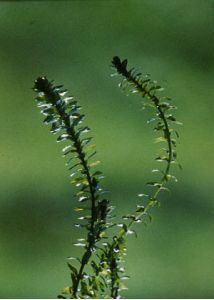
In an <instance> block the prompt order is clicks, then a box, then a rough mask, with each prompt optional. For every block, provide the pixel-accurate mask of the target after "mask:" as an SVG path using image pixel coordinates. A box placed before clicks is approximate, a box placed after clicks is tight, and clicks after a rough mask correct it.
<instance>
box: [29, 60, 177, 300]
mask: <svg viewBox="0 0 214 300" xmlns="http://www.w3.org/2000/svg"><path fill="white" fill-rule="evenodd" d="M127 63H128V62H127V60H126V59H125V60H121V59H120V58H119V57H117V56H115V57H114V58H113V60H112V65H113V67H114V68H115V69H116V73H115V74H114V75H120V76H122V81H121V82H120V84H119V86H120V87H122V89H124V90H126V91H128V92H130V93H136V94H138V95H139V96H141V97H142V98H143V100H144V103H143V108H146V107H150V108H152V109H153V112H154V116H153V117H152V118H151V119H150V120H149V121H148V122H147V123H155V126H154V131H155V132H158V133H160V136H158V137H157V138H156V139H155V142H156V143H165V145H166V146H165V147H164V148H161V151H160V153H159V154H158V156H157V157H156V158H155V160H156V161H157V162H161V163H164V164H165V167H164V168H163V169H159V168H157V169H154V170H152V172H153V173H154V172H158V173H159V174H161V176H160V179H159V180H156V181H150V182H147V185H149V186H151V187H152V188H153V189H152V191H151V192H150V193H140V194H139V195H138V196H139V197H140V199H141V202H140V203H139V204H138V205H137V208H136V209H135V210H134V212H132V213H129V214H126V215H124V216H123V218H122V221H120V222H119V223H118V222H113V221H112V219H111V215H110V214H111V211H112V206H110V205H109V201H108V200H107V199H106V197H105V195H104V194H105V191H104V190H103V189H102V188H101V187H100V180H101V179H102V178H103V174H102V172H100V171H98V170H96V169H95V170H93V168H94V167H96V166H97V164H98V163H99V161H97V160H95V161H93V158H94V157H95V155H96V151H95V144H93V143H92V138H91V137H90V136H88V133H89V132H90V129H89V127H87V126H83V121H84V117H85V116H84V115H83V114H81V113H80V110H81V107H80V106H79V105H78V103H77V101H75V100H74V99H73V97H69V96H66V94H67V91H66V90H65V89H63V86H54V85H53V82H51V81H48V79H47V78H46V77H39V78H38V79H37V80H36V81H35V86H34V90H35V91H36V92H37V93H38V95H37V98H36V101H37V103H38V106H39V108H40V109H41V112H42V113H43V114H44V115H45V120H44V122H45V123H46V124H50V125H51V132H52V133H59V136H58V138H57V141H58V142H61V141H65V142H66V143H67V144H66V146H65V147H64V148H63V156H66V157H68V161H67V166H68V168H69V170H70V171H71V174H70V175H71V177H72V184H74V185H75V186H76V187H77V189H78V191H77V193H76V194H75V196H76V197H77V199H78V201H79V205H78V207H76V208H75V211H77V212H78V213H84V215H80V217H79V218H78V219H79V223H78V224H76V225H75V226H76V227H80V228H85V229H86V230H87V237H86V238H79V239H78V240H77V243H75V245H76V246H78V247H83V248H84V251H83V253H82V256H81V257H70V258H69V259H70V260H74V261H75V262H76V263H78V266H76V264H75V263H73V264H71V263H70V262H69V263H68V267H69V269H70V272H71V281H72V285H71V286H68V287H66V288H64V289H63V291H62V294H61V295H59V296H58V298H66V297H70V298H113V299H116V298H120V297H121V295H120V292H121V291H122V290H124V289H127V287H126V285H125V284H124V280H126V279H128V278H129V277H128V276H127V275H126V273H125V269H124V258H125V256H126V243H127V236H128V235H130V234H135V235H136V231H135V229H134V228H133V227H134V225H135V224H136V223H142V222H143V223H146V222H147V221H148V220H150V219H151V208H153V207H155V206H159V204H160V200H159V197H158V196H159V193H160V192H161V191H162V190H168V188H167V187H166V184H167V183H168V181H170V180H171V179H174V180H175V181H177V179H176V177H175V176H174V175H173V174H172V173H171V166H172V164H178V165H179V163H178V162H177V154H176V144H177V138H178V137H179V135H178V132H177V130H175V129H174V125H175V124H181V123H180V122H178V121H177V120H176V118H175V116H174V115H173V114H172V112H173V110H174V109H175V106H174V105H172V104H171V99H169V98H166V97H163V96H161V94H159V92H161V91H162V90H163V89H162V88H161V87H160V86H159V85H158V84H157V83H156V82H154V81H152V80H151V78H150V76H148V75H142V74H141V73H139V72H137V71H136V70H135V69H134V68H132V69H128V68H127ZM179 166H180V165H179ZM145 199H146V200H145ZM85 213H86V214H85ZM116 226H117V227H119V228H120V230H116ZM110 228H113V233H112V232H109V230H110ZM107 230H108V234H107ZM110 236H113V237H112V238H110Z"/></svg>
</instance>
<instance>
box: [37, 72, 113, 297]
mask: <svg viewBox="0 0 214 300" xmlns="http://www.w3.org/2000/svg"><path fill="white" fill-rule="evenodd" d="M34 90H35V91H36V92H37V93H38V95H37V97H36V101H37V105H38V107H39V108H40V109H41V113H42V114H44V115H45V120H44V123H45V124H49V125H51V132H52V133H58V132H59V133H60V135H59V136H58V138H57V142H61V141H65V142H67V145H66V146H65V147H64V148H63V150H62V151H63V156H66V157H69V158H68V161H67V165H68V169H69V170H70V171H71V177H72V178H74V179H73V180H72V184H74V185H75V186H76V187H77V188H78V192H77V193H76V194H75V196H76V197H77V198H78V201H79V203H80V204H82V205H80V206H79V207H76V208H75V211H77V212H84V213H85V212H87V215H82V216H80V217H79V220H82V221H86V222H83V223H79V224H76V226H77V227H84V228H86V229H87V231H88V235H87V239H84V238H83V239H82V238H81V239H78V241H77V243H76V244H75V245H76V246H79V247H84V253H83V255H82V258H81V259H80V258H76V260H77V261H79V263H80V266H79V269H77V268H76V267H75V266H74V265H72V264H71V263H68V267H69V269H70V271H71V279H72V286H71V287H68V288H65V289H64V292H65V293H67V292H68V291H69V293H70V294H71V296H72V297H74V298H77V297H80V296H81V297H82V296H86V295H87V296H93V291H92V290H90V288H88V286H87V280H88V279H89V277H88V275H86V274H85V273H84V268H85V266H86V265H87V264H88V262H89V259H90V257H91V255H92V254H93V252H95V250H96V243H97V242H98V241H99V240H100V239H101V238H103V237H104V236H105V231H106V229H107V227H108V223H107V222H106V221H107V216H108V213H109V212H110V209H111V207H110V206H108V200H107V199H106V198H103V194H104V192H105V191H103V189H102V188H101V187H100V179H101V178H103V174H102V173H101V172H100V171H93V168H94V167H95V166H96V165H97V164H98V163H99V161H91V159H92V157H94V156H95V154H96V151H95V145H94V144H92V143H91V137H89V136H88V132H89V131H90V129H89V127H87V126H82V123H83V120H84V117H85V116H84V115H83V114H81V113H80V109H81V107H80V106H79V105H78V103H77V101H75V100H74V99H73V97H70V96H66V94H67V90H65V89H63V86H54V85H53V83H52V82H50V81H48V79H47V78H46V77H39V78H38V79H37V80H36V81H35V85H34ZM84 135H86V137H84ZM88 203H90V205H89V206H88ZM84 204H87V206H85V205H84ZM88 211H89V213H88ZM60 297H61V298H64V297H63V296H60Z"/></svg>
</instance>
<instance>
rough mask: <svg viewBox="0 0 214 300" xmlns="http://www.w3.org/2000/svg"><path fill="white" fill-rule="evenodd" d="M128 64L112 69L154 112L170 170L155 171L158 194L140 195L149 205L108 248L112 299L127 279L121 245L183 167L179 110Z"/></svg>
mask: <svg viewBox="0 0 214 300" xmlns="http://www.w3.org/2000/svg"><path fill="white" fill-rule="evenodd" d="M127 64H128V61H127V59H125V60H121V59H120V58H119V57H118V56H115V57H113V60H112V65H113V67H114V68H115V69H116V73H115V74H113V75H121V76H122V81H121V82H120V83H119V86H120V87H122V89H124V90H126V91H127V90H128V92H129V93H130V92H131V93H136V94H138V95H140V96H141V97H142V98H143V99H144V100H145V101H144V104H143V108H146V107H150V108H153V110H154V116H153V117H152V118H151V119H150V120H148V122H147V123H151V122H153V123H155V126H154V131H156V132H160V133H162V134H161V135H160V136H159V137H158V138H156V139H155V142H156V143H160V142H165V143H166V145H167V147H166V148H162V149H161V152H162V153H160V154H159V155H158V156H157V157H156V158H155V160H156V161H158V162H165V163H166V166H165V169H163V170H159V169H154V170H152V172H159V173H160V174H161V178H160V180H159V181H152V182H147V185H149V186H152V187H153V188H154V192H153V193H150V194H149V195H147V194H144V193H140V194H139V195H138V196H139V197H146V198H147V201H146V203H143V204H142V203H140V204H139V205H137V209H136V210H135V211H134V212H133V213H131V214H127V215H125V216H124V217H123V220H124V221H128V223H127V222H122V223H121V224H118V225H119V226H120V227H121V230H120V232H119V233H118V235H117V236H115V237H114V239H113V241H112V243H111V244H108V247H107V248H108V251H107V250H106V251H107V253H109V254H108V255H107V258H108V260H109V261H108V265H109V266H111V265H112V264H113V265H114V268H113V270H111V276H109V277H110V279H109V281H110V285H111V297H112V298H117V297H118V295H119V291H120V290H121V289H120V285H121V281H122V279H123V278H124V269H123V267H121V262H123V257H124V255H126V251H125V250H126V247H123V249H124V250H123V251H117V249H119V248H120V244H121V243H122V244H123V245H124V244H125V242H126V238H125V237H126V236H127V235H128V234H136V232H135V231H134V230H133V229H132V227H133V225H134V224H136V223H141V222H142V221H144V219H145V218H147V217H148V216H149V218H150V219H151V215H150V214H149V210H150V209H151V208H152V207H154V206H156V205H159V204H160V202H159V201H158V195H159V193H160V192H161V190H168V188H166V187H165V185H166V183H167V182H168V181H169V180H171V179H174V180H175V181H177V179H176V177H175V176H174V175H172V174H170V169H171V165H172V164H178V166H179V167H181V166H180V164H179V163H178V162H177V153H176V144H177V140H176V138H178V137H179V135H178V132H177V130H175V129H173V125H174V124H179V125H180V124H181V123H180V122H178V121H177V120H176V118H175V116H174V115H173V114H172V111H173V110H174V109H176V107H175V106H174V105H172V104H171V103H170V101H171V99H169V98H166V97H161V96H160V95H158V92H162V91H163V88H162V87H161V86H159V85H158V84H157V83H156V82H154V81H152V80H151V78H150V77H149V76H148V75H146V76H143V75H142V73H139V72H137V71H136V70H135V69H134V68H131V69H129V70H128V69H127ZM172 135H174V136H172ZM121 270H122V271H121ZM112 274H113V276H112ZM125 279H127V276H125ZM125 288H126V287H125Z"/></svg>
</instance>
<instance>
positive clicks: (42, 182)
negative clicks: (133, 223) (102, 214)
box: [0, 0, 214, 298]
mask: <svg viewBox="0 0 214 300" xmlns="http://www.w3.org/2000/svg"><path fill="white" fill-rule="evenodd" d="M213 12H214V1H213V0H188V1H186V0H179V1H177V0H130V1H126V0H118V1H117V0H115V1H111V0H108V1H107V0H106V1H104V0H103V1H102V0H100V1H94V0H91V1H86V0H83V1H14V2H13V1H11V2H10V1H5V2H3V1H1V2H0V40H1V43H0V66H1V67H0V82H1V84H0V89H1V97H0V103H1V109H0V125H1V133H0V135H1V139H0V143H1V147H0V157H1V181H0V297H1V298H54V297H56V295H57V294H58V293H60V291H61V289H62V288H63V287H65V286H67V285H69V283H70V279H69V278H70V277H69V271H68V269H67V267H66V257H68V256H70V255H72V256H73V255H74V254H75V253H76V252H77V250H76V249H74V247H73V246H72V242H74V241H75V238H76V237H77V236H79V233H78V231H76V230H75V229H74V228H73V223H74V222H75V221H76V215H75V214H74V213H73V211H72V208H73V207H75V205H76V202H75V199H73V198H72V195H73V192H74V191H73V187H72V186H71V185H70V178H69V176H68V175H69V174H68V172H67V171H66V170H65V166H64V163H65V161H64V160H63V158H62V157H61V148H62V144H60V145H59V144H56V142H55V136H52V135H51V134H49V129H48V127H47V126H44V125H43V124H42V119H43V118H42V116H41V114H39V110H38V109H37V107H36V104H35V102H34V100H33V98H34V93H33V91H32V89H31V88H32V86H33V81H34V79H35V78H36V77H38V76H40V75H47V76H48V78H50V79H55V81H56V83H58V84H60V83H63V84H64V85H65V86H66V87H67V88H68V89H69V91H70V92H71V93H72V94H73V95H75V96H76V98H77V99H78V101H79V102H80V104H81V105H82V106H83V108H84V112H85V113H86V115H87V124H88V125H89V126H90V127H91V128H92V129H93V136H94V139H95V141H96V144H97V150H98V158H99V159H100V160H102V164H101V165H100V169H102V171H103V172H104V174H105V175H106V178H105V180H104V182H103V185H104V186H105V187H106V188H108V189H109V190H110V194H109V199H110V200H111V201H112V203H113V204H114V205H117V212H118V214H122V213H123V212H125V211H132V210H133V208H134V207H135V205H136V203H137V201H138V200H137V197H136V195H137V194H138V193H139V192H143V191H144V183H145V182H146V181H148V180H152V178H153V175H152V174H151V169H152V168H153V167H155V166H156V163H155V162H154V160H153V158H154V156H155V154H156V150H157V149H156V146H155V145H154V144H153V133H152V127H151V126H148V125H147V124H146V120H147V119H148V115H147V112H146V111H143V112H142V111H141V110H140V109H141V105H140V99H139V98H138V97H137V96H133V97H126V96H125V95H124V94H123V93H122V92H121V91H120V90H119V89H118V88H117V83H118V81H117V79H115V78H111V77H110V74H111V72H112V71H111V68H110V65H111V59H112V56H114V55H119V56H121V58H128V59H129V63H130V66H136V67H142V70H143V72H144V73H150V74H152V78H154V79H157V80H158V82H159V83H160V84H161V85H163V86H164V87H165V88H166V91H165V94H166V95H167V96H169V97H172V98H173V99H174V103H175V104H176V105H177V106H178V107H179V110H178V111H177V117H178V119H179V120H180V121H182V122H183V123H184V126H183V127H181V128H179V131H180V135H181V138H180V145H179V146H178V153H179V161H180V162H181V163H182V165H183V171H179V170H175V173H176V175H177V177H178V179H179V181H178V183H177V184H172V186H171V187H172V192H171V194H170V195H167V194H166V195H162V205H161V208H160V209H157V210H156V211H154V214H153V215H154V221H153V222H152V224H151V225H149V226H148V227H147V228H145V227H144V226H139V228H138V233H139V234H138V239H135V238H134V237H130V238H129V242H128V256H127V263H126V268H127V273H128V274H129V275H130V276H131V279H130V281H129V282H128V285H129V290H128V291H127V292H124V294H123V297H125V298H131V297H132V298H213V297H214V255H213V253H214V251H213V250H214V238H213V229H214V223H213V212H214V209H213V208H214V203H213V192H214V190H213V177H214V165H213V160H214V158H213V147H214V142H213V140H214V139H213V75H214V72H213V68H214V14H213Z"/></svg>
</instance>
